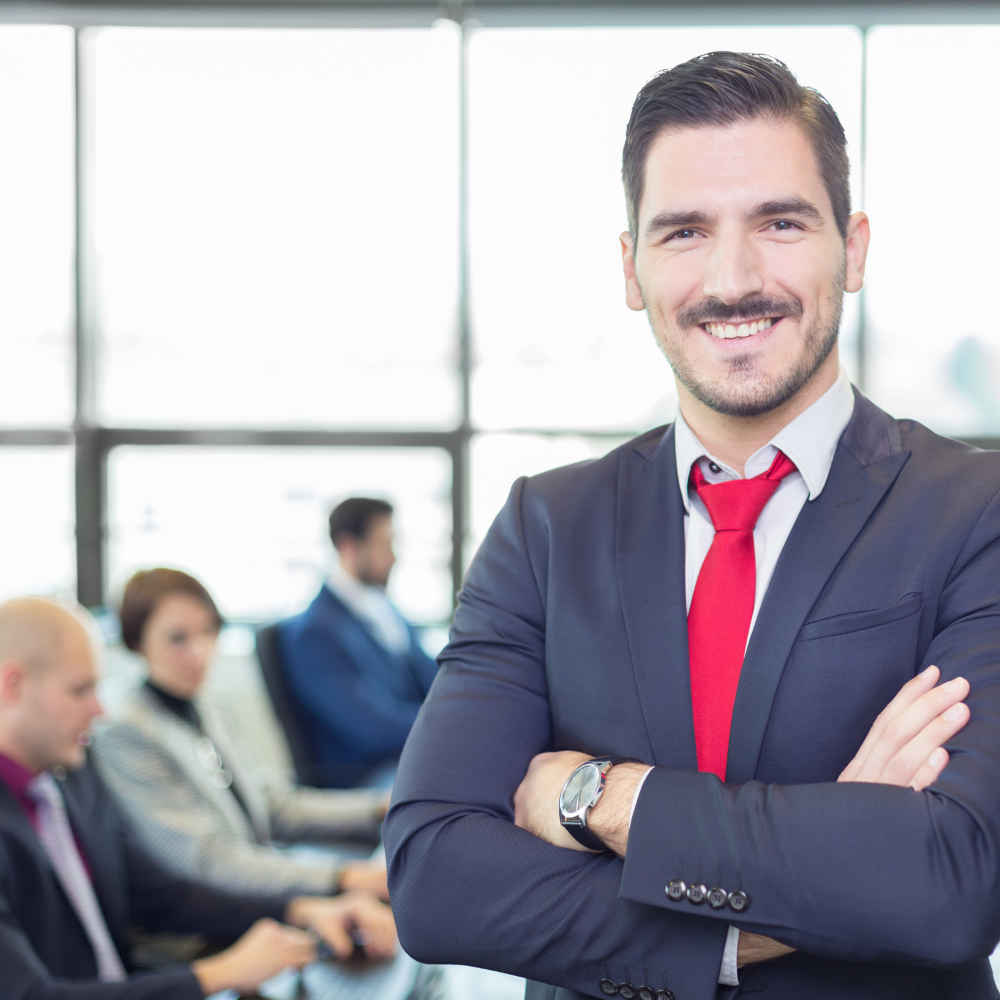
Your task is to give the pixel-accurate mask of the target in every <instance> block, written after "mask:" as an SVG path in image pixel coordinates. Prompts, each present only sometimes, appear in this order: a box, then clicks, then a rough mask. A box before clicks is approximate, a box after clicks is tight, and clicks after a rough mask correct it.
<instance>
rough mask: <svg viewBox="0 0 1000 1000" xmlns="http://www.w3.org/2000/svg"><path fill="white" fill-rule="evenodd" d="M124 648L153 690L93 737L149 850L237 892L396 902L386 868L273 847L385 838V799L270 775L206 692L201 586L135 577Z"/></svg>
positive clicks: (215, 625)
mask: <svg viewBox="0 0 1000 1000" xmlns="http://www.w3.org/2000/svg"><path fill="white" fill-rule="evenodd" d="M121 625H122V638H123V641H124V643H125V645H126V646H127V647H128V648H129V649H131V650H133V651H134V652H137V653H139V654H140V655H141V656H142V657H143V659H144V661H145V665H146V669H147V678H146V680H145V682H144V683H143V684H142V685H141V686H139V687H138V688H136V689H135V690H134V691H132V692H131V693H130V694H129V695H128V696H127V697H126V698H125V700H124V701H123V703H122V704H121V705H120V706H119V708H118V710H117V711H116V713H115V718H114V721H112V722H111V723H110V724H109V725H106V726H103V727H101V728H100V729H99V731H98V732H97V733H96V735H95V739H94V754H95V758H96V761H97V764H98V767H99V768H100V770H101V772H102V775H103V777H104V779H105V781H106V782H107V784H108V785H109V786H110V787H111V788H112V790H113V791H114V792H115V793H117V795H118V798H119V800H120V803H121V805H122V808H123V809H124V811H125V812H126V813H127V815H128V816H129V817H130V818H131V820H132V821H133V823H134V825H135V828H136V830H137V832H138V834H139V836H140V837H141V838H142V839H143V841H144V842H145V844H146V846H147V847H148V848H149V850H150V851H151V852H153V853H154V854H155V855H156V857H157V858H159V859H160V860H161V861H162V862H163V863H164V864H166V865H167V866H168V867H169V868H171V869H172V870H173V871H175V872H176V873H177V874H179V875H183V876H185V877H187V878H193V879H198V880H199V881H203V882H206V883H207V884H209V885H215V886H218V887H220V888H223V889H228V890H230V891H244V892H267V893H276V892H309V893H320V894H327V893H336V892H340V891H345V890H351V889H366V890H368V891H370V892H372V893H373V894H375V895H378V896H380V897H382V898H383V899H386V898H388V896H387V890H386V879H385V865H384V862H382V861H375V862H369V861H346V862H345V861H343V859H341V858H338V856H337V855H336V854H334V853H329V854H328V855H327V856H325V857H324V856H323V855H322V853H321V852H316V851H311V852H309V855H308V858H305V857H301V856H300V857H296V856H295V855H294V854H293V853H289V852H288V851H287V850H283V849H282V848H280V847H278V846H276V845H275V843H274V841H275V840H278V841H284V842H294V841H303V840H308V841H314V842H316V841H319V842H329V841H331V840H336V839H340V840H343V839H347V838H356V839H367V840H369V841H370V842H371V843H374V842H375V841H376V840H377V839H378V831H379V827H380V824H381V820H382V818H383V816H384V815H385V811H386V808H387V805H388V802H387V793H386V792H384V791H375V790H365V789H354V790H350V791H328V790H320V789H315V788H295V787H293V786H292V785H291V784H290V783H289V782H288V781H287V780H285V779H284V778H283V777H282V776H280V775H279V774H278V773H277V772H275V771H274V769H270V768H264V767H262V766H261V765H260V764H259V763H258V761H257V759H256V757H255V755H254V752H253V747H252V743H251V741H250V740H248V739H247V738H246V737H245V735H244V734H243V733H242V732H241V731H240V729H239V727H238V725H237V724H236V722H235V720H234V719H233V717H232V715H231V714H230V713H229V712H228V711H227V710H226V708H225V706H224V705H222V704H219V703H218V702H217V701H216V700H215V699H213V698H212V696H211V695H210V694H209V693H208V692H207V691H206V690H205V689H204V683H205V679H206V677H207V675H208V671H209V669H210V667H211V664H212V658H213V655H214V653H215V648H216V640H217V639H218V635H219V630H220V628H221V626H222V617H221V615H220V614H219V611H218V609H217V607H216V604H215V601H214V600H213V599H212V597H211V595H210V594H209V593H208V591H207V590H206V589H205V587H204V586H203V585H202V584H201V583H200V582H199V581H198V580H196V579H194V577H191V576H189V575H188V574H187V573H182V572H181V571H179V570H175V569H163V568H160V569H152V570H145V571H140V572H138V573H136V574H135V575H134V576H133V577H132V578H131V579H130V580H129V581H128V583H127V585H126V587H125V591H124V595H123V598H122V605H121Z"/></svg>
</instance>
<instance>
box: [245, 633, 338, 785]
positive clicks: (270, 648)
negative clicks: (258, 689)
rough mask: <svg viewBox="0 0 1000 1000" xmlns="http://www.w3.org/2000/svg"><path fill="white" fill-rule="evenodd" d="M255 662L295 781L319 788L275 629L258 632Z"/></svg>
mask: <svg viewBox="0 0 1000 1000" xmlns="http://www.w3.org/2000/svg"><path fill="white" fill-rule="evenodd" d="M257 659H258V660H259V661H260V670H261V673H262V674H263V675H264V683H265V684H266V685H267V693H268V694H269V695H270V696H271V704H272V705H273V706H274V714H275V715H276V716H277V717H278V722H279V723H281V728H282V729H283V730H284V731H285V739H286V740H287V741H288V749H289V750H290V751H291V754H292V763H293V764H294V766H295V777H296V780H297V781H298V783H299V784H300V785H313V784H322V782H317V780H316V779H317V778H318V777H319V774H318V773H317V767H316V762H315V760H314V759H313V753H312V749H311V748H310V746H309V743H308V741H307V740H306V736H305V727H304V726H303V723H302V715H301V713H300V712H299V707H298V705H296V703H295V698H294V697H293V695H292V692H291V691H290V690H289V688H288V682H287V681H286V680H285V671H284V667H283V666H282V663H281V653H280V651H279V649H278V626H277V624H273V625H264V626H262V627H261V628H259V629H258V630H257Z"/></svg>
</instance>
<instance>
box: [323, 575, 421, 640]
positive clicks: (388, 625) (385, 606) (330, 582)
mask: <svg viewBox="0 0 1000 1000" xmlns="http://www.w3.org/2000/svg"><path fill="white" fill-rule="evenodd" d="M326 585H327V587H329V588H330V590H331V591H333V593H334V594H335V595H336V596H337V597H339V598H340V600H341V601H342V602H343V603H344V604H345V605H346V606H347V608H348V610H349V611H350V612H351V613H352V614H353V615H354V617H355V618H359V619H360V620H361V621H362V622H363V623H364V624H365V625H367V626H368V629H369V631H370V632H371V633H372V635H373V636H374V638H375V640H376V641H377V642H378V643H379V644H380V645H381V646H383V647H384V648H385V649H387V650H388V651H389V652H390V653H394V654H395V655H397V656H402V655H403V654H404V653H406V652H408V651H409V649H410V645H411V638H410V630H409V628H408V627H407V624H406V621H405V620H404V619H403V616H402V615H401V614H400V613H399V612H398V611H397V610H396V608H395V607H393V604H392V602H391V601H390V600H389V598H388V596H387V595H386V592H385V588H383V587H376V586H373V585H371V584H367V583H362V582H361V581H360V580H358V579H356V578H355V577H353V576H351V574H350V573H348V572H347V570H345V569H344V568H343V566H341V565H340V562H339V560H338V561H335V562H334V564H333V568H332V569H331V570H330V575H329V576H328V577H327V579H326Z"/></svg>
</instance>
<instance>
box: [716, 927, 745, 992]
mask: <svg viewBox="0 0 1000 1000" xmlns="http://www.w3.org/2000/svg"><path fill="white" fill-rule="evenodd" d="M739 947H740V931H739V928H738V927H733V926H732V924H730V926H729V933H728V934H727V935H726V948H725V950H724V951H723V953H722V968H721V970H720V971H719V985H720V986H739V985H740V973H739V970H738V969H737V968H736V953H737V952H738V951H739Z"/></svg>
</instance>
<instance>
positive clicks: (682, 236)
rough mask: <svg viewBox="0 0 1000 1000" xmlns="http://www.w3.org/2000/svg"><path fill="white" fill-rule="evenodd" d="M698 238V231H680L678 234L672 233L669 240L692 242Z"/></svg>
mask: <svg viewBox="0 0 1000 1000" xmlns="http://www.w3.org/2000/svg"><path fill="white" fill-rule="evenodd" d="M696 236H698V231H697V230H696V229H678V230H677V232H676V233H671V234H670V235H669V236H668V237H667V241H669V240H691V239H694V238H695V237H696Z"/></svg>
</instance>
